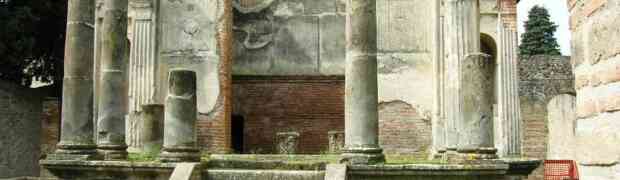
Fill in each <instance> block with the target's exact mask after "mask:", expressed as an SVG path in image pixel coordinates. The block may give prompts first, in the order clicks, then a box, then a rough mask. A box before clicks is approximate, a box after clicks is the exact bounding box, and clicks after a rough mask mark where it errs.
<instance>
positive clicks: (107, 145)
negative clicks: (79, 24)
mask: <svg viewBox="0 0 620 180" xmlns="http://www.w3.org/2000/svg"><path fill="white" fill-rule="evenodd" d="M104 9H105V10H104V19H103V29H102V39H103V45H102V49H101V91H100V94H99V102H98V103H99V106H98V108H99V112H98V113H99V114H98V122H97V150H98V152H99V154H100V155H101V156H102V158H103V159H104V160H122V159H126V158H127V145H126V144H125V116H126V115H127V79H126V76H125V73H126V72H125V68H126V65H125V64H126V62H124V60H125V55H126V51H127V38H126V34H127V0H111V1H106V3H105V4H104Z"/></svg>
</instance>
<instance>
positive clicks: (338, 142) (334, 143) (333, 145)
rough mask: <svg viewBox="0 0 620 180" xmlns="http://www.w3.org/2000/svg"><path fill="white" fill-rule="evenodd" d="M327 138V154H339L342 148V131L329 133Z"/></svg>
mask: <svg viewBox="0 0 620 180" xmlns="http://www.w3.org/2000/svg"><path fill="white" fill-rule="evenodd" d="M327 138H328V139H329V147H328V149H329V153H334V154H336V153H341V152H342V149H343V148H344V131H329V132H327Z"/></svg>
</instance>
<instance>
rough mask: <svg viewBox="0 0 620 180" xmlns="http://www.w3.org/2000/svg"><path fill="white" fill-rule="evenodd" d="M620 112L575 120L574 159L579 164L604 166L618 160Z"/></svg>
mask: <svg viewBox="0 0 620 180" xmlns="http://www.w3.org/2000/svg"><path fill="white" fill-rule="evenodd" d="M618 119H620V112H613V113H603V114H600V115H598V116H595V117H592V118H586V119H579V120H577V128H576V131H575V133H576V137H577V141H576V143H577V144H576V146H577V149H576V153H575V154H576V156H577V158H576V160H577V162H579V164H581V165H596V166H606V165H614V164H616V163H618V162H619V160H620V154H618V153H617V152H619V151H620V144H618V141H620V121H618Z"/></svg>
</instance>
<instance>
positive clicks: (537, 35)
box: [519, 6, 560, 56]
mask: <svg viewBox="0 0 620 180" xmlns="http://www.w3.org/2000/svg"><path fill="white" fill-rule="evenodd" d="M557 28H558V25H556V24H555V23H553V22H551V20H550V19H549V12H548V11H547V9H546V8H544V7H541V6H534V7H533V8H532V9H531V10H530V11H529V15H528V20H527V21H526V22H525V33H523V34H522V35H521V45H519V53H520V55H522V56H532V55H560V49H559V47H560V46H559V45H558V42H557V40H556V39H555V37H553V34H554V33H555V31H556V29H557Z"/></svg>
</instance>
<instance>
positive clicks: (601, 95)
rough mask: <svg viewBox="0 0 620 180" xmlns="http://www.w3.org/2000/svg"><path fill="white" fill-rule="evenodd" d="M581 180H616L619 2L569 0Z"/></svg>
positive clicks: (619, 103)
mask: <svg viewBox="0 0 620 180" xmlns="http://www.w3.org/2000/svg"><path fill="white" fill-rule="evenodd" d="M567 3H568V6H569V9H570V13H571V20H570V21H571V22H570V25H571V31H572V43H571V44H572V54H573V58H572V61H573V66H574V73H575V78H576V80H575V88H576V89H577V125H576V137H577V147H578V148H577V150H576V155H577V161H578V163H579V170H580V175H581V179H601V180H605V179H620V165H619V163H620V153H618V152H620V144H619V143H618V142H619V141H620V123H619V122H620V121H618V118H619V117H620V112H619V111H618V110H620V70H619V67H620V43H618V39H619V38H620V28H618V27H620V18H618V17H620V1H610V0H582V1H577V0H568V1H567Z"/></svg>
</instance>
